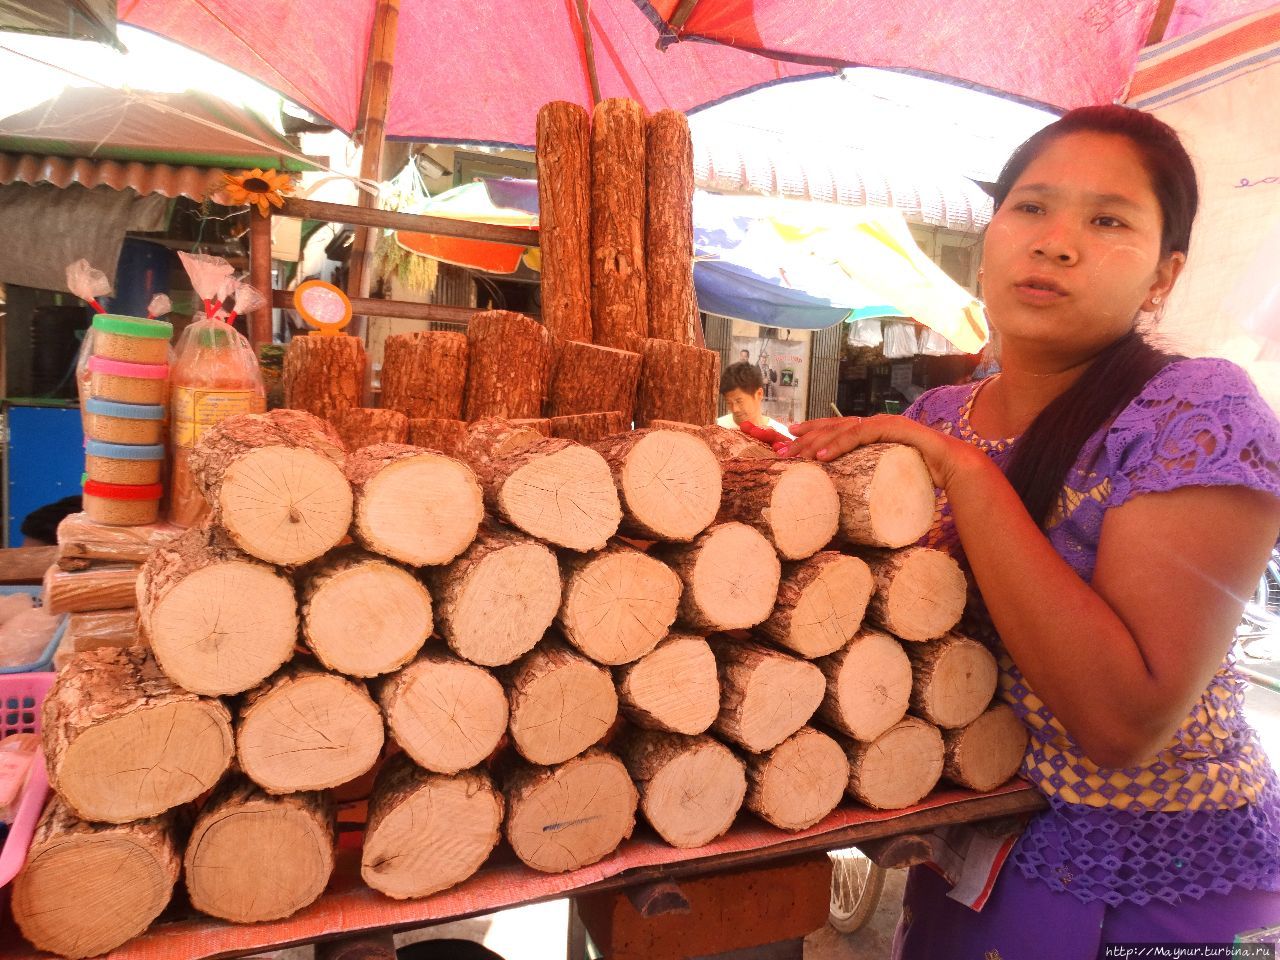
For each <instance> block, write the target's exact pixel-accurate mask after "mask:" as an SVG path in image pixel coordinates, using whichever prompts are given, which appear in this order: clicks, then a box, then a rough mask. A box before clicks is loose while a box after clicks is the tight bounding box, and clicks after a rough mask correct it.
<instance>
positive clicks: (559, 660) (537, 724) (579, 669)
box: [503, 642, 618, 765]
mask: <svg viewBox="0 0 1280 960" xmlns="http://www.w3.org/2000/svg"><path fill="white" fill-rule="evenodd" d="M503 679H504V681H505V685H506V687H507V696H508V699H509V702H510V704H511V722H510V731H511V741H512V743H513V744H514V745H515V748H516V750H518V751H519V752H520V755H521V756H522V757H524V758H525V759H526V760H529V761H530V762H531V763H537V764H543V765H549V764H555V763H561V762H563V761H565V760H568V759H570V758H571V757H575V756H577V755H578V754H580V753H582V752H583V751H584V750H586V749H587V748H588V747H590V746H592V745H593V744H596V743H598V742H599V741H600V740H601V739H602V738H603V737H604V735H605V733H607V732H608V730H609V728H610V727H612V726H613V722H614V720H616V719H617V716H618V695H617V692H616V691H615V690H614V686H613V679H612V678H611V677H610V675H609V673H608V671H606V670H604V669H602V668H601V667H599V666H597V665H595V664H594V663H592V662H591V661H590V660H587V659H586V658H584V657H581V656H578V655H577V654H576V653H574V652H573V651H572V650H570V649H569V648H568V647H567V646H565V645H564V644H560V643H555V642H548V643H546V644H544V645H543V646H541V647H539V648H538V649H536V650H534V651H533V652H532V653H530V654H528V655H527V656H526V657H524V658H523V659H522V660H520V661H518V662H517V663H515V664H514V665H513V666H512V667H510V668H509V669H508V670H507V671H504V672H503Z"/></svg>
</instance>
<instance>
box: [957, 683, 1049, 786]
mask: <svg viewBox="0 0 1280 960" xmlns="http://www.w3.org/2000/svg"><path fill="white" fill-rule="evenodd" d="M942 738H943V744H944V749H945V760H944V765H943V775H944V776H945V777H946V778H947V779H948V780H950V781H951V782H952V783H955V784H958V785H959V786H962V787H968V788H969V789H970V790H978V791H980V792H983V793H985V792H987V791H988V790H994V789H995V788H996V787H998V786H1001V785H1002V784H1004V783H1006V782H1007V781H1008V780H1009V779H1010V778H1011V777H1012V776H1013V775H1014V774H1015V773H1017V772H1018V770H1019V769H1020V768H1021V767H1022V759H1023V757H1024V756H1025V755H1026V752H1027V741H1028V738H1029V734H1028V731H1027V727H1026V725H1025V724H1023V722H1022V721H1021V720H1019V719H1018V717H1017V714H1015V713H1014V712H1013V708H1012V707H1010V706H1009V705H1008V704H1007V703H997V704H994V705H992V707H991V708H990V709H989V710H987V711H986V712H985V713H983V714H982V715H981V716H980V717H978V719H977V720H974V721H973V722H972V723H970V724H969V725H967V726H964V727H961V728H960V729H958V730H944V731H943V733H942Z"/></svg>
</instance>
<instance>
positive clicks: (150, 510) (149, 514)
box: [83, 480, 164, 527]
mask: <svg viewBox="0 0 1280 960" xmlns="http://www.w3.org/2000/svg"><path fill="white" fill-rule="evenodd" d="M163 492H164V491H163V489H162V488H161V486H160V484H158V483H152V484H143V485H140V486H139V485H127V484H118V483H100V482H98V481H97V480H86V481H85V484H84V498H83V499H84V512H85V513H87V514H88V515H89V519H90V520H93V521H95V522H96V523H105V524H107V525H108V526H112V527H136V526H141V525H142V524H144V523H155V522H156V520H158V519H159V518H160V496H161V494H163Z"/></svg>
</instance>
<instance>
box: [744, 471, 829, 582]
mask: <svg viewBox="0 0 1280 960" xmlns="http://www.w3.org/2000/svg"><path fill="white" fill-rule="evenodd" d="M719 519H720V520H726V521H727V520H737V521H739V522H742V523H749V524H751V526H753V527H755V528H756V529H757V530H759V531H760V532H761V533H762V534H764V536H765V537H767V538H768V539H769V542H770V543H772V544H773V546H774V547H775V548H776V549H777V551H778V555H779V556H781V557H782V559H783V560H803V559H805V558H807V557H811V556H813V554H815V553H817V552H818V551H819V550H821V549H822V548H823V547H825V546H826V545H827V544H828V543H830V542H831V539H832V537H834V536H835V534H836V528H837V526H838V524H839V519H840V498H839V497H838V496H837V495H836V488H835V485H834V484H833V483H832V482H831V478H830V477H828V476H827V473H826V471H825V470H823V468H822V467H821V466H819V465H818V464H816V463H807V462H804V461H796V460H767V459H747V460H739V461H730V462H728V463H726V464H725V472H724V497H723V499H722V501H721V505H720V515H719Z"/></svg>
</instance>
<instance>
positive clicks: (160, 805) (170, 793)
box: [43, 647, 234, 823]
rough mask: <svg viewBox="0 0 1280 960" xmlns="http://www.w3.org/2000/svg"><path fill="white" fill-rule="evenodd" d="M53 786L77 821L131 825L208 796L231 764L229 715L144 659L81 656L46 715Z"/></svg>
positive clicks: (124, 653) (61, 679) (138, 653)
mask: <svg viewBox="0 0 1280 960" xmlns="http://www.w3.org/2000/svg"><path fill="white" fill-rule="evenodd" d="M43 726H44V752H45V761H46V764H47V766H48V769H49V784H50V786H52V787H53V789H54V790H55V791H57V793H58V795H59V796H61V797H62V798H63V800H64V801H65V802H66V804H67V806H68V807H69V808H70V810H71V811H72V812H73V813H75V814H76V815H77V816H79V817H81V818H83V819H85V820H92V821H97V822H102V823H128V822H129V821H132V820H142V819H145V818H147V817H154V816H156V815H158V814H161V813H164V812H165V811H166V810H170V809H172V808H174V807H177V806H179V805H181V804H184V803H187V802H189V801H191V800H194V799H195V798H196V797H198V796H200V794H202V793H204V792H205V791H206V790H209V789H210V788H211V787H212V786H213V785H214V784H215V783H217V782H218V778H219V777H221V776H222V774H223V773H224V772H225V771H226V769H227V767H228V766H229V765H230V763H231V757H232V754H233V752H234V741H233V739H232V734H231V714H230V713H229V712H228V711H227V708H226V707H225V706H224V705H223V704H222V702H221V701H220V700H212V699H209V698H206V697H201V696H197V695H196V694H194V693H189V692H188V691H186V690H183V689H180V688H179V687H178V686H176V685H175V684H174V682H173V681H171V680H170V679H169V678H168V677H166V676H165V675H164V674H163V673H162V672H161V671H160V667H159V665H158V664H157V663H156V661H155V660H154V659H153V658H152V657H151V655H150V654H149V653H148V652H147V651H146V650H143V649H141V648H138V647H133V648H129V649H123V650H121V649H115V648H110V647H108V648H104V649H102V650H94V651H90V652H88V653H82V654H80V655H79V656H78V657H76V658H74V659H73V660H72V661H71V662H70V663H69V664H68V665H67V666H66V667H65V668H64V669H63V671H62V672H61V673H60V674H59V675H58V679H57V680H56V681H54V684H53V687H52V688H51V689H50V690H49V693H48V695H47V696H46V697H45V702H44V708H43Z"/></svg>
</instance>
